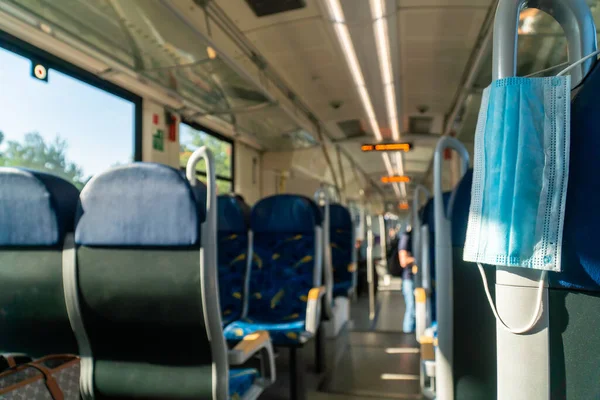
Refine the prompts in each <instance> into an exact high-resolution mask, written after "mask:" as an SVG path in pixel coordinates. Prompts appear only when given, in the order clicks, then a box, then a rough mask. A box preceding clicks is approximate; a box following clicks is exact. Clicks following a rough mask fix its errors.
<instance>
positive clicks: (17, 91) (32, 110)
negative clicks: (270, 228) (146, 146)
mask: <svg viewBox="0 0 600 400" xmlns="http://www.w3.org/2000/svg"><path fill="white" fill-rule="evenodd" d="M0 44H1V43H0ZM16 51H18V50H16ZM73 68H74V67H73ZM91 79H93V77H92V78H91ZM0 87H1V88H2V90H0V109H1V110H3V111H4V112H3V113H2V118H1V119H0V166H15V167H25V168H31V169H36V170H42V171H45V172H49V173H53V174H55V175H59V176H61V177H63V178H65V179H68V180H70V181H72V182H73V183H74V184H75V186H77V187H78V188H79V189H81V188H83V186H84V185H85V183H86V182H87V181H88V180H89V179H90V178H91V177H92V176H93V175H95V174H97V173H99V172H102V171H104V170H106V169H108V168H110V167H111V166H115V165H119V164H125V163H129V162H131V161H133V160H134V158H135V153H136V147H137V146H136V140H135V138H136V119H137V115H136V106H137V105H136V103H135V102H134V101H130V100H127V99H124V98H122V97H119V96H117V95H115V94H112V93H109V92H108V91H106V90H103V89H100V88H99V87H96V86H93V85H91V84H88V83H86V82H84V81H83V80H80V79H77V78H75V77H74V76H73V75H71V74H68V73H63V72H62V71H61V70H57V69H55V68H53V67H52V66H48V64H45V63H43V62H40V61H38V60H37V59H36V58H35V55H32V54H27V57H24V56H22V55H19V54H17V53H15V52H13V51H10V50H7V49H5V48H3V47H0Z"/></svg>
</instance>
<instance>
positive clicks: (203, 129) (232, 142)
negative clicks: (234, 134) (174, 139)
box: [178, 117, 235, 193]
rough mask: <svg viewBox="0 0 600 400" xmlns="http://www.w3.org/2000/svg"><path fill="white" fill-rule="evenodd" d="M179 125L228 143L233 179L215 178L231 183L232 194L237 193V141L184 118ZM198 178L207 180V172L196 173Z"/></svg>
mask: <svg viewBox="0 0 600 400" xmlns="http://www.w3.org/2000/svg"><path fill="white" fill-rule="evenodd" d="M179 123H180V124H186V125H188V126H189V127H191V128H192V129H195V130H197V131H200V132H204V133H206V134H207V135H209V136H212V137H214V138H215V139H218V140H220V141H222V142H226V143H228V144H229V145H231V178H228V177H225V176H222V175H215V178H216V179H217V180H220V181H226V182H229V183H231V192H230V193H235V140H233V139H231V138H228V137H227V136H224V135H222V134H220V133H219V132H216V131H214V130H212V129H210V128H208V127H206V126H204V125H202V124H199V123H198V122H195V121H190V120H189V119H186V118H183V117H182V118H181V120H180V121H179ZM178 139H179V141H180V143H181V137H178ZM179 168H180V169H181V170H182V171H184V172H185V167H182V166H181V165H180V166H179ZM196 176H203V177H205V178H206V172H204V171H196Z"/></svg>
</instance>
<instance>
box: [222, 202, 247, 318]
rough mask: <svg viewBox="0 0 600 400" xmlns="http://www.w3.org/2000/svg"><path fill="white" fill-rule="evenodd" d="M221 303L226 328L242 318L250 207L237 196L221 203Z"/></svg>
mask: <svg viewBox="0 0 600 400" xmlns="http://www.w3.org/2000/svg"><path fill="white" fill-rule="evenodd" d="M217 203H218V210H219V216H218V220H217V247H218V256H217V260H218V261H217V262H218V266H219V300H220V304H221V311H222V312H223V322H224V323H225V324H227V323H229V322H231V321H235V320H237V319H239V318H240V317H241V316H242V313H243V306H244V301H243V298H244V293H245V291H246V278H247V276H248V274H247V272H248V230H249V229H250V207H249V206H248V205H247V204H246V203H245V202H244V201H243V200H241V199H239V198H238V197H236V196H233V195H221V196H219V197H218V199H217Z"/></svg>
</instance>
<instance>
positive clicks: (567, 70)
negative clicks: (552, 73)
mask: <svg viewBox="0 0 600 400" xmlns="http://www.w3.org/2000/svg"><path fill="white" fill-rule="evenodd" d="M598 54H600V50H596V51H594V52H593V53H590V54H588V55H587V56H585V57H583V58H582V59H581V60H579V61H575V62H574V63H573V64H571V65H569V66H568V67H567V68H565V69H563V70H562V71H560V72H559V73H558V75H556V76H563V75H564V74H566V73H567V72H569V71H570V70H572V69H573V68H575V67H576V66H578V65H579V64H582V63H584V62H586V61H587V60H588V59H590V58H592V57H594V56H597V55H598Z"/></svg>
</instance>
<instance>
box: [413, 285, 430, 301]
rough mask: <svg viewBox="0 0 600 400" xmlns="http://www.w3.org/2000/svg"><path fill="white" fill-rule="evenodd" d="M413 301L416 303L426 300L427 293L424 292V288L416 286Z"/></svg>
mask: <svg viewBox="0 0 600 400" xmlns="http://www.w3.org/2000/svg"><path fill="white" fill-rule="evenodd" d="M414 294H415V301H416V302H417V303H425V302H426V301H427V293H425V289H423V288H416V289H415V291H414Z"/></svg>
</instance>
